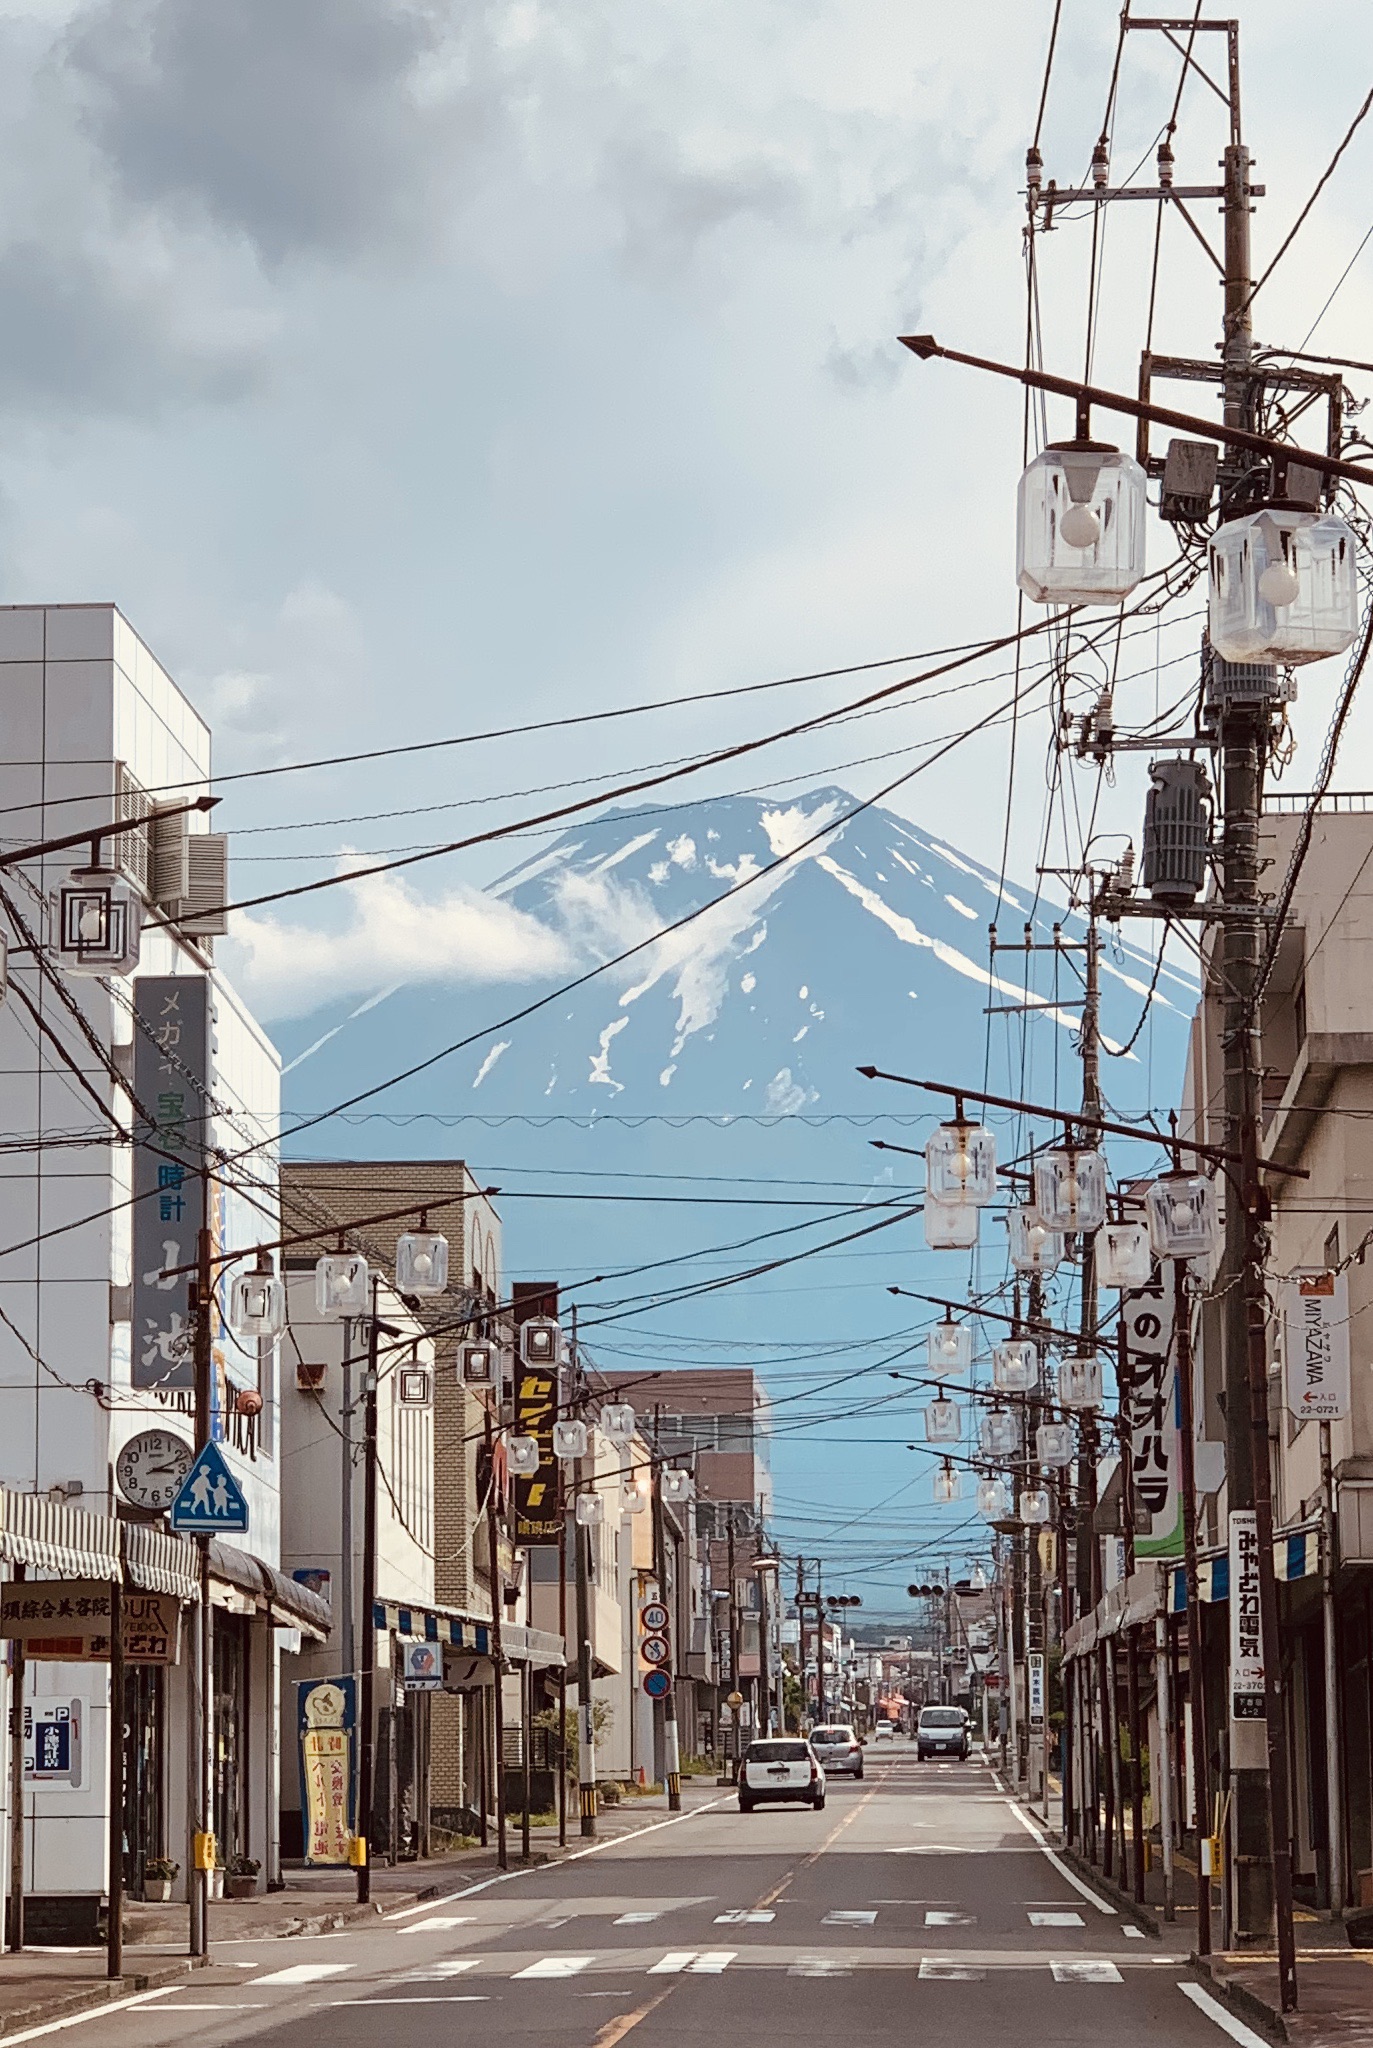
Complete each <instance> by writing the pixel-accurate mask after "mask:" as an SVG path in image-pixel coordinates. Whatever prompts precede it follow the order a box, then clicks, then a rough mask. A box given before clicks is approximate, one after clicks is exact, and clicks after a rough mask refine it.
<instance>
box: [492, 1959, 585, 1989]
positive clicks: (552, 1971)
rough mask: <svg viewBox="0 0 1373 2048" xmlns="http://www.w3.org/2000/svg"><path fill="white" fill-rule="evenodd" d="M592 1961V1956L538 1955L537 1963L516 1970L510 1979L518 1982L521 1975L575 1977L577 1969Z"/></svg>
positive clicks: (581, 1968)
mask: <svg viewBox="0 0 1373 2048" xmlns="http://www.w3.org/2000/svg"><path fill="white" fill-rule="evenodd" d="M594 1961H595V1958H594V1957H593V1956H540V1958H539V1960H538V1962H537V1963H530V1964H529V1965H528V1967H527V1968H526V1969H523V1970H516V1972H515V1975H514V1977H513V1978H512V1980H511V1981H512V1983H518V1982H519V1980H520V1978H521V1977H575V1976H576V1974H577V1972H578V1971H579V1970H584V1969H585V1968H586V1966H587V1964H588V1963H590V1962H594Z"/></svg>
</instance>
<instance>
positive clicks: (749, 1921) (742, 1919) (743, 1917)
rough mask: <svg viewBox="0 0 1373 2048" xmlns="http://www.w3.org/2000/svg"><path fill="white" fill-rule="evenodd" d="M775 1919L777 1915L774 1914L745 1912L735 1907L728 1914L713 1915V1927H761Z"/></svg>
mask: <svg viewBox="0 0 1373 2048" xmlns="http://www.w3.org/2000/svg"><path fill="white" fill-rule="evenodd" d="M776 1918H777V1915H776V1914H775V1913H762V1912H756V1911H755V1912H746V1911H745V1910H744V1909H743V1908H742V1907H738V1906H735V1907H731V1908H730V1910H729V1912H728V1913H717V1914H716V1915H715V1925H716V1926H717V1927H725V1926H728V1925H735V1926H740V1927H763V1926H766V1924H767V1922H768V1921H769V1920H775V1919H776Z"/></svg>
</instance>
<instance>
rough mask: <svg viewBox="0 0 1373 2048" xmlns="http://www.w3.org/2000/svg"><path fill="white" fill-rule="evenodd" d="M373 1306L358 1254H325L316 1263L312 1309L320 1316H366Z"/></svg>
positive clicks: (361, 1258)
mask: <svg viewBox="0 0 1373 2048" xmlns="http://www.w3.org/2000/svg"><path fill="white" fill-rule="evenodd" d="M371 1306H372V1298H371V1293H370V1291H369V1288H368V1284H367V1261H366V1259H364V1257H363V1256H362V1253H361V1252H325V1254H324V1256H323V1258H321V1259H317V1260H316V1262H315V1310H316V1313H317V1314H319V1315H322V1316H338V1317H342V1316H365V1315H366V1314H367V1312H368V1310H369V1309H370V1308H371Z"/></svg>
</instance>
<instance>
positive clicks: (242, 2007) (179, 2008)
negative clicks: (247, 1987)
mask: <svg viewBox="0 0 1373 2048" xmlns="http://www.w3.org/2000/svg"><path fill="white" fill-rule="evenodd" d="M162 2010H163V2011H164V2012H266V2011H267V2010H268V2007H267V2001H266V1999H265V1998H233V1999H226V2000H224V2001H223V2002H222V2003H221V2004H219V2005H165V2006H163V2008H162Z"/></svg>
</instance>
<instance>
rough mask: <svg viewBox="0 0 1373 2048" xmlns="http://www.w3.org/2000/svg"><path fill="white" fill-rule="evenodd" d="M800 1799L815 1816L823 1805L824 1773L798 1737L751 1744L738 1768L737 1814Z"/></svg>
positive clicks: (772, 1737) (807, 1747) (780, 1736)
mask: <svg viewBox="0 0 1373 2048" xmlns="http://www.w3.org/2000/svg"><path fill="white" fill-rule="evenodd" d="M769 1799H800V1800H802V1801H804V1803H805V1804H806V1805H807V1806H813V1807H814V1808H815V1811H816V1812H817V1813H821V1812H823V1810H824V1805H825V1773H824V1768H823V1766H822V1765H821V1762H820V1759H819V1757H818V1756H817V1755H816V1754H815V1751H814V1750H813V1749H812V1748H811V1746H810V1744H809V1743H808V1742H807V1741H806V1739H805V1737H804V1736H801V1735H773V1736H770V1737H768V1739H767V1740H766V1741H764V1742H751V1743H750V1744H749V1746H748V1748H747V1749H746V1750H745V1751H744V1759H743V1762H742V1763H741V1764H740V1766H739V1811H740V1813H752V1811H753V1809H754V1807H755V1806H757V1805H758V1804H759V1802H760V1801H762V1800H769Z"/></svg>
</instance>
